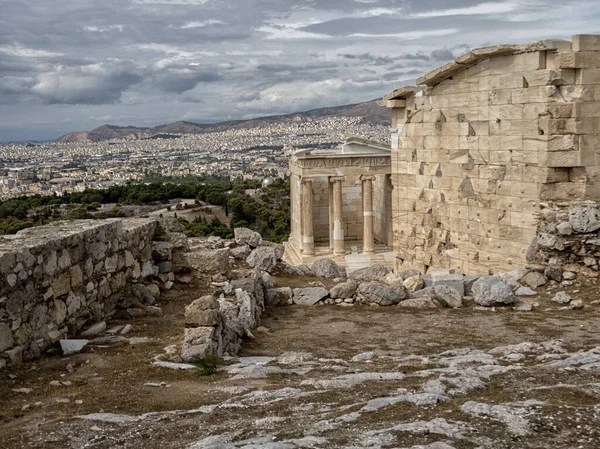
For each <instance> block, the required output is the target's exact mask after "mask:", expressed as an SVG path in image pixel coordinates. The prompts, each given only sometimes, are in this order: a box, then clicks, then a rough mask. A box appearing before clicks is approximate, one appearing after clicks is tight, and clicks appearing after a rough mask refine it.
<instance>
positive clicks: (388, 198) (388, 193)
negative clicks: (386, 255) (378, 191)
mask: <svg viewBox="0 0 600 449" xmlns="http://www.w3.org/2000/svg"><path fill="white" fill-rule="evenodd" d="M393 190H394V185H393V184H392V175H385V212H386V226H387V236H386V237H387V242H386V243H387V246H389V247H392V246H394V221H393V215H392V212H393V210H394V208H393V206H392V201H393V197H392V195H393Z"/></svg>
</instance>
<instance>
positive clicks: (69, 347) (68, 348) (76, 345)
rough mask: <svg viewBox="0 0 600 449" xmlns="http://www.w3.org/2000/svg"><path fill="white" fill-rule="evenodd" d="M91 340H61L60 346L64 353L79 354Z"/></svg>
mask: <svg viewBox="0 0 600 449" xmlns="http://www.w3.org/2000/svg"><path fill="white" fill-rule="evenodd" d="M89 342H90V341H89V340H60V347H61V349H62V352H63V355H71V354H77V353H78V352H80V351H81V350H82V349H83V348H85V347H86V346H87V345H88V343H89Z"/></svg>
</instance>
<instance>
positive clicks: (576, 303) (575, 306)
mask: <svg viewBox="0 0 600 449" xmlns="http://www.w3.org/2000/svg"><path fill="white" fill-rule="evenodd" d="M583 308H584V304H583V301H582V300H581V299H573V300H571V303H570V304H569V309H571V310H579V309H583Z"/></svg>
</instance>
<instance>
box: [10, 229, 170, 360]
mask: <svg viewBox="0 0 600 449" xmlns="http://www.w3.org/2000/svg"><path fill="white" fill-rule="evenodd" d="M158 226H159V224H158V221H157V220H156V219H149V218H148V219H144V218H129V219H124V220H121V219H110V220H101V221H100V220H99V221H91V220H79V221H74V222H69V223H63V224H57V225H49V226H43V227H38V228H31V229H26V230H23V231H21V232H19V233H17V234H16V235H10V236H3V237H0V273H1V275H0V364H4V363H6V360H8V362H9V363H18V362H19V360H20V359H21V358H24V359H30V358H34V357H38V356H39V355H40V354H41V353H42V352H43V351H45V350H46V349H48V348H49V347H50V346H51V345H53V344H54V343H56V342H57V341H58V340H59V339H62V338H66V337H67V336H69V337H72V336H75V335H76V334H77V333H78V331H80V330H81V329H82V328H83V327H84V326H85V325H86V324H89V323H94V322H98V321H101V320H103V319H104V318H105V317H107V316H109V315H110V314H111V313H112V312H113V310H114V308H115V306H116V305H117V304H115V302H116V301H117V299H115V296H113V294H115V293H117V292H119V291H120V290H122V289H123V288H124V287H125V285H126V284H128V283H131V282H137V281H141V280H142V279H143V278H146V277H149V276H153V275H154V276H156V275H159V267H158V266H157V265H155V261H156V263H158V264H159V265H160V266H161V268H160V271H161V272H163V273H166V272H170V271H172V266H171V262H170V259H171V257H170V254H171V248H172V246H173V245H172V244H171V243H167V242H160V243H158V242H154V243H153V242H152V240H153V238H154V236H155V234H156V233H157V229H158ZM153 253H154V259H153ZM159 261H160V262H159Z"/></svg>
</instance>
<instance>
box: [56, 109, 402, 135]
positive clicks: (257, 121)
mask: <svg viewBox="0 0 600 449" xmlns="http://www.w3.org/2000/svg"><path fill="white" fill-rule="evenodd" d="M324 117H361V120H362V121H363V122H364V123H371V124H374V125H387V124H389V122H390V112H389V110H388V109H386V108H382V107H381V106H377V103H376V100H371V101H367V102H364V103H357V104H349V105H344V106H334V107H325V108H318V109H311V110H309V111H304V112H296V113H293V114H284V115H271V116H266V117H258V118H254V119H250V120H230V121H225V122H219V123H211V124H202V123H192V122H185V121H179V122H175V123H169V124H167V125H158V126H154V127H151V128H141V127H136V126H115V125H102V126H100V127H98V128H95V129H93V130H91V131H83V132H73V133H69V134H65V135H64V136H62V137H60V138H59V139H57V141H58V142H100V141H103V140H109V139H158V138H169V137H172V136H173V135H179V134H198V133H206V132H214V131H227V130H230V129H245V128H255V127H258V126H266V125H272V124H279V123H293V122H309V121H312V120H314V119H317V118H324Z"/></svg>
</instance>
